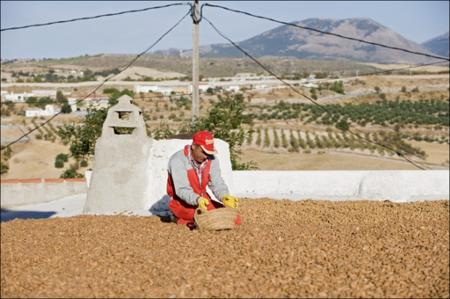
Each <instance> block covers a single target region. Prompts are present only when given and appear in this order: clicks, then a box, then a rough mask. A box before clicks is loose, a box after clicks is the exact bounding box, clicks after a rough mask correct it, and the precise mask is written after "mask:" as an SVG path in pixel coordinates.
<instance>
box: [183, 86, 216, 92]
mask: <svg viewBox="0 0 450 299" xmlns="http://www.w3.org/2000/svg"><path fill="white" fill-rule="evenodd" d="M209 88H214V86H213V85H209V84H199V85H198V92H200V93H202V92H206V91H207V90H208V89H209ZM192 91H193V87H192V84H190V85H189V86H188V92H189V93H192Z"/></svg>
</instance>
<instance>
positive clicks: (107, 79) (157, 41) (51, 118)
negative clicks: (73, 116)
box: [1, 10, 191, 151]
mask: <svg viewBox="0 0 450 299" xmlns="http://www.w3.org/2000/svg"><path fill="white" fill-rule="evenodd" d="M190 13H191V10H189V11H188V12H187V13H186V14H185V15H184V16H183V17H182V18H181V19H179V20H178V21H177V22H176V23H175V24H174V25H173V26H172V27H170V28H169V30H167V31H166V32H165V33H164V34H163V35H161V36H160V37H159V38H158V39H157V40H156V41H155V42H154V43H153V44H152V45H151V46H149V47H148V48H147V49H145V50H144V51H142V52H141V53H139V54H138V55H136V57H135V58H134V59H132V60H131V61H130V62H129V63H128V64H126V65H125V66H124V67H123V69H122V70H121V71H120V72H119V73H117V74H114V75H112V76H110V77H108V78H106V79H104V80H103V82H101V83H100V85H98V86H97V87H96V88H94V90H92V91H91V92H90V93H89V94H88V95H87V96H85V97H84V98H82V99H79V100H77V103H79V102H82V101H84V100H86V99H87V98H88V97H90V96H91V95H92V94H94V93H95V92H96V91H97V90H98V89H100V87H102V86H103V85H104V84H105V83H106V82H108V81H109V80H111V79H112V78H114V77H115V76H117V75H119V74H120V73H122V72H124V71H125V70H126V69H127V68H129V67H130V66H131V65H132V64H133V63H135V62H136V60H138V59H139V58H140V57H141V56H142V55H144V54H145V53H147V52H148V51H150V50H151V49H152V48H153V47H154V46H156V44H158V43H159V42H160V41H161V40H162V39H163V38H164V37H165V36H166V35H168V34H169V33H170V32H171V31H172V30H173V29H175V27H177V26H178V25H179V24H180V23H181V22H182V21H183V20H184V19H185V18H186V17H187V16H188V15H189V14H190ZM61 113H62V111H59V112H58V113H56V114H54V115H53V116H51V117H50V118H49V119H47V120H46V121H45V122H43V123H41V124H39V125H38V126H36V127H35V128H33V129H31V130H30V131H28V132H27V133H26V134H23V135H22V136H20V137H19V138H17V139H15V140H13V141H11V142H10V143H8V144H7V145H6V146H4V147H3V148H2V149H1V150H2V151H3V150H4V149H6V148H7V147H9V146H11V145H13V144H15V143H17V142H19V141H20V140H21V139H22V138H24V137H26V136H28V135H30V134H31V133H32V132H34V131H36V130H37V129H39V128H40V127H43V126H44V125H46V124H47V123H49V122H50V121H52V120H53V119H54V118H55V117H57V116H58V115H60V114H61Z"/></svg>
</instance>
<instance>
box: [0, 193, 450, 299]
mask: <svg viewBox="0 0 450 299" xmlns="http://www.w3.org/2000/svg"><path fill="white" fill-rule="evenodd" d="M241 215H242V219H243V225H242V226H241V227H240V228H238V229H236V230H232V231H220V232H213V231H204V232H203V231H196V230H194V231H190V230H189V229H188V228H186V227H183V226H177V225H176V224H173V223H162V222H160V221H159V219H158V218H156V217H127V216H101V217H100V216H77V217H72V218H53V219H45V220H13V221H10V222H4V223H2V224H1V296H2V297H73V298H75V297H356V296H358V297H415V298H417V297H427V298H428V297H448V296H449V204H448V201H447V200H444V201H434V202H417V203H404V204H395V203H391V202H368V201H359V202H328V201H309V200H307V201H300V202H291V201H275V200H269V199H260V200H242V205H241Z"/></svg>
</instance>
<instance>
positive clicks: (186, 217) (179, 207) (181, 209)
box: [169, 198, 241, 226]
mask: <svg viewBox="0 0 450 299" xmlns="http://www.w3.org/2000/svg"><path fill="white" fill-rule="evenodd" d="M222 207H223V206H222V205H221V204H219V203H216V202H214V201H212V200H209V205H207V206H206V208H207V210H208V211H209V210H214V209H217V208H222ZM169 208H170V210H171V211H172V213H173V215H175V217H177V224H186V225H188V226H189V225H192V224H194V215H195V210H196V209H197V206H191V205H189V204H187V203H185V202H184V201H182V200H179V199H176V198H172V199H171V200H170V202H169ZM235 223H236V225H240V224H241V217H240V215H238V216H237V217H236V220H235Z"/></svg>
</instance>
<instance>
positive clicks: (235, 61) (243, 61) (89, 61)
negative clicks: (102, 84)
mask: <svg viewBox="0 0 450 299" xmlns="http://www.w3.org/2000/svg"><path fill="white" fill-rule="evenodd" d="M134 57H135V56H134V55H127V54H98V55H90V56H89V55H84V56H79V57H72V58H63V59H45V60H26V61H25V60H16V61H8V62H2V66H1V67H2V78H3V73H6V72H12V71H19V70H21V71H24V70H26V71H29V70H30V69H35V68H38V69H39V70H40V71H43V70H44V69H52V68H53V69H56V68H58V69H60V68H62V67H63V66H67V67H70V69H81V70H82V69H91V70H96V71H98V70H111V69H114V68H120V67H122V66H123V65H126V64H127V63H128V62H129V61H131V60H132V59H133V58H134ZM261 62H262V63H263V64H264V65H266V66H268V67H269V68H270V69H271V70H272V71H274V72H276V73H277V74H280V75H282V74H293V73H302V72H308V73H309V72H318V71H320V72H336V71H339V72H341V73H342V72H346V73H348V72H351V73H354V71H355V70H359V71H360V72H361V73H363V72H372V71H374V70H376V69H375V68H374V67H372V66H368V65H365V64H361V63H358V62H351V61H342V60H341V61H326V60H311V59H308V60H306V59H295V58H287V57H265V58H262V59H261ZM133 66H134V67H137V68H138V69H137V70H135V71H132V72H131V73H130V72H127V74H125V76H121V77H127V76H130V77H134V76H133V75H134V74H135V73H141V74H145V75H146V76H152V77H156V75H155V74H154V72H155V70H157V71H159V72H163V73H169V74H170V73H172V74H170V76H167V74H166V76H165V77H178V76H180V75H186V76H188V77H190V76H191V73H192V59H191V58H190V57H179V56H178V57H177V56H163V55H157V54H148V55H143V56H142V57H140V58H139V59H138V60H137V61H136V62H135V63H134V64H133ZM139 68H140V69H139ZM142 68H149V69H152V72H153V75H152V73H150V71H151V70H143V69H142ZM175 73H176V74H175ZM237 73H256V74H257V73H261V74H264V70H263V69H262V68H261V67H260V66H258V65H256V64H255V63H254V62H253V61H251V60H250V59H248V58H206V57H201V59H200V74H201V75H202V76H204V77H225V76H234V75H235V74H237ZM158 77H162V76H161V74H160V75H159V76H158Z"/></svg>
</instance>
